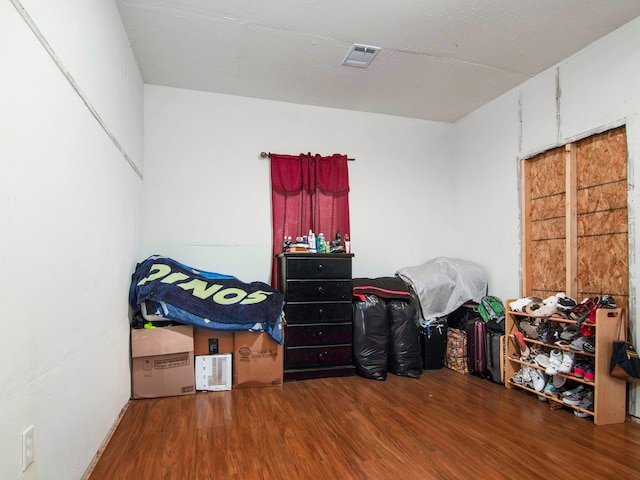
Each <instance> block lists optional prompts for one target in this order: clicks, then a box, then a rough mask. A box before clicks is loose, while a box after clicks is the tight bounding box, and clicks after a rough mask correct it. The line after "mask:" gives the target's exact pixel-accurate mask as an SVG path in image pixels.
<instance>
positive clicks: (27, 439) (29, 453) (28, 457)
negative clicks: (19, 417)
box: [22, 425, 35, 472]
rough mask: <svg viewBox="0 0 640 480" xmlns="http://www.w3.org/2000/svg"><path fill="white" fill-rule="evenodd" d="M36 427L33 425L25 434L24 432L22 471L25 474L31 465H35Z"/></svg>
mask: <svg viewBox="0 0 640 480" xmlns="http://www.w3.org/2000/svg"><path fill="white" fill-rule="evenodd" d="M34 428H35V427H34V426H33V425H31V426H30V427H29V428H27V429H26V430H25V431H24V432H22V471H23V472H24V471H25V470H26V469H27V468H29V465H31V464H32V463H33V447H34V445H33V440H34V438H33V430H34Z"/></svg>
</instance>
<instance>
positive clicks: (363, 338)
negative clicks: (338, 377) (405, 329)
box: [353, 295, 389, 380]
mask: <svg viewBox="0 0 640 480" xmlns="http://www.w3.org/2000/svg"><path fill="white" fill-rule="evenodd" d="M353 358H354V361H355V364H356V370H357V372H358V374H360V375H362V376H363V377H365V378H370V379H372V380H386V379H387V372H388V367H387V364H388V358H389V320H388V317H387V305H386V303H385V301H384V300H382V299H381V298H378V297H376V296H375V295H366V296H365V300H364V302H354V303H353Z"/></svg>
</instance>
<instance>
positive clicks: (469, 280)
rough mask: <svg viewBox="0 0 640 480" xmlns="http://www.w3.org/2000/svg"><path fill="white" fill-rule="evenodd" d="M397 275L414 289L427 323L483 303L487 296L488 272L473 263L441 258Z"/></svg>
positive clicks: (409, 268)
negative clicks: (467, 305) (471, 303)
mask: <svg viewBox="0 0 640 480" xmlns="http://www.w3.org/2000/svg"><path fill="white" fill-rule="evenodd" d="M396 275H398V276H399V277H400V278H402V279H403V280H404V281H405V282H407V283H409V284H410V285H411V286H412V287H413V289H414V291H415V292H416V295H417V296H418V299H419V300H420V308H421V310H422V317H423V319H425V320H426V321H429V320H431V319H433V318H438V317H443V316H445V315H448V314H449V313H451V312H453V311H454V310H456V309H457V308H458V307H460V306H461V305H462V304H463V303H465V302H468V301H471V300H473V301H474V302H478V303H480V300H481V299H482V297H484V296H485V295H486V294H487V276H486V274H485V272H484V270H483V269H482V267H480V266H479V265H477V264H476V263H474V262H471V261H469V260H462V259H459V258H448V257H438V258H434V259H433V260H429V261H428V262H425V263H423V264H422V265H419V266H415V267H404V268H401V269H400V270H398V271H397V272H396Z"/></svg>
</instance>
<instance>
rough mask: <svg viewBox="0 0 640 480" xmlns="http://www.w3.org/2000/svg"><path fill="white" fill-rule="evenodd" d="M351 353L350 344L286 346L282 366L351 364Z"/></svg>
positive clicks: (300, 366) (287, 367) (306, 366)
mask: <svg viewBox="0 0 640 480" xmlns="http://www.w3.org/2000/svg"><path fill="white" fill-rule="evenodd" d="M352 363H353V353H352V347H351V344H349V345H333V346H322V347H291V348H289V347H287V348H286V349H285V356H284V368H285V369H289V368H313V367H329V366H338V365H351V364H352Z"/></svg>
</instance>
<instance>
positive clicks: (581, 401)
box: [562, 389, 593, 410]
mask: <svg viewBox="0 0 640 480" xmlns="http://www.w3.org/2000/svg"><path fill="white" fill-rule="evenodd" d="M562 402H563V403H566V404H567V405H573V406H574V407H579V408H584V409H585V410H593V390H591V389H585V390H582V391H580V392H578V393H576V394H575V395H567V396H566V397H562Z"/></svg>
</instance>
